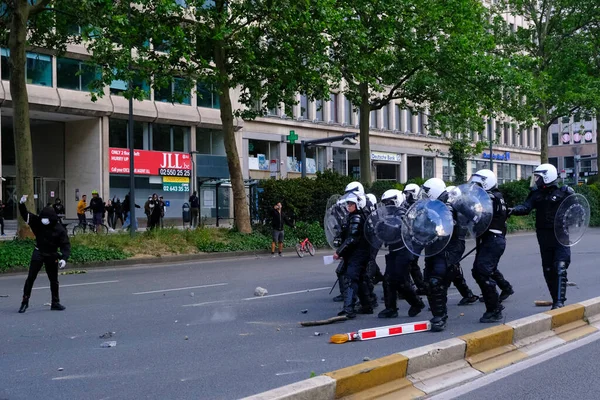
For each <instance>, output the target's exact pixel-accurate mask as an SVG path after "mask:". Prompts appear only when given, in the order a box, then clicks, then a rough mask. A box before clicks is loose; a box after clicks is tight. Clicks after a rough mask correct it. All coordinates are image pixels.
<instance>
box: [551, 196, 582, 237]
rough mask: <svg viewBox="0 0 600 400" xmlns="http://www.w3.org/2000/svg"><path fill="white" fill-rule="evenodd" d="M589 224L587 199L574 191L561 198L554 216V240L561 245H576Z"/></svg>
mask: <svg viewBox="0 0 600 400" xmlns="http://www.w3.org/2000/svg"><path fill="white" fill-rule="evenodd" d="M589 225H590V204H589V203H588V201H587V199H586V198H585V197H584V196H583V195H581V194H579V193H574V194H572V195H570V196H569V197H567V198H566V199H564V200H563V202H562V203H561V204H560V206H559V207H558V210H557V211H556V216H555V218H554V233H555V234H556V240H557V241H558V242H559V243H560V244H562V245H563V246H568V247H570V246H574V245H576V244H577V243H578V242H579V241H580V240H581V238H582V237H583V234H584V233H585V231H586V229H587V227H588V226H589Z"/></svg>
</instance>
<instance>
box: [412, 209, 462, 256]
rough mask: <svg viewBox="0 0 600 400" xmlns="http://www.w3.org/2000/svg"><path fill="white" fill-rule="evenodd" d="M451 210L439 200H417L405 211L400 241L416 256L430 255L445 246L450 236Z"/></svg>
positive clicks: (438, 251)
mask: <svg viewBox="0 0 600 400" xmlns="http://www.w3.org/2000/svg"><path fill="white" fill-rule="evenodd" d="M453 229H454V220H453V218H452V212H451V211H450V210H449V209H448V207H447V206H446V205H445V204H444V203H442V202H441V201H439V200H419V201H417V202H416V203H415V204H413V205H412V206H411V207H410V208H409V209H408V211H407V213H406V216H405V218H404V223H403V224H402V229H401V233H402V241H403V242H404V245H405V246H406V248H407V249H408V250H409V251H410V252H411V253H413V254H414V255H416V256H425V257H431V256H434V255H436V254H438V253H440V252H441V251H442V250H444V249H445V248H446V246H447V245H448V243H449V242H450V238H451V237H452V231H453Z"/></svg>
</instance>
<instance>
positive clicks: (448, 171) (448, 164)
mask: <svg viewBox="0 0 600 400" xmlns="http://www.w3.org/2000/svg"><path fill="white" fill-rule="evenodd" d="M442 169H443V177H442V179H443V180H444V182H454V179H455V178H456V177H455V175H454V164H453V163H452V160H450V159H449V158H443V159H442Z"/></svg>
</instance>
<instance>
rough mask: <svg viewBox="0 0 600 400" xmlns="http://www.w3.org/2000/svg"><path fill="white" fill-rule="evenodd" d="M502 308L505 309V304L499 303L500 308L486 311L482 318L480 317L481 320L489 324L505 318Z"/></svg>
mask: <svg viewBox="0 0 600 400" xmlns="http://www.w3.org/2000/svg"><path fill="white" fill-rule="evenodd" d="M502 310H504V306H503V305H502V304H500V303H498V308H496V309H495V310H493V311H486V312H485V313H484V314H483V316H482V317H481V318H479V322H481V323H484V324H488V323H493V322H500V321H502V320H503V319H504V316H503V315H502Z"/></svg>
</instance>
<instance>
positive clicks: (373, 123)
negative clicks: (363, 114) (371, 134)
mask: <svg viewBox="0 0 600 400" xmlns="http://www.w3.org/2000/svg"><path fill="white" fill-rule="evenodd" d="M377 122H378V121H377V110H371V112H370V113H369V128H377Z"/></svg>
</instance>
